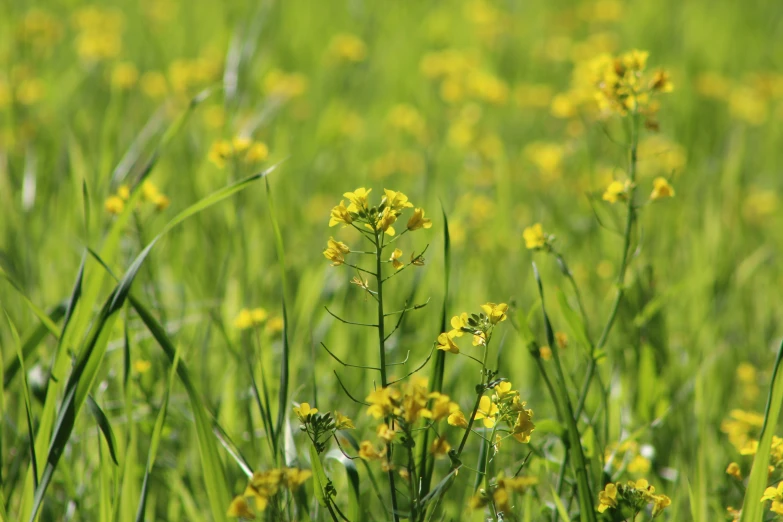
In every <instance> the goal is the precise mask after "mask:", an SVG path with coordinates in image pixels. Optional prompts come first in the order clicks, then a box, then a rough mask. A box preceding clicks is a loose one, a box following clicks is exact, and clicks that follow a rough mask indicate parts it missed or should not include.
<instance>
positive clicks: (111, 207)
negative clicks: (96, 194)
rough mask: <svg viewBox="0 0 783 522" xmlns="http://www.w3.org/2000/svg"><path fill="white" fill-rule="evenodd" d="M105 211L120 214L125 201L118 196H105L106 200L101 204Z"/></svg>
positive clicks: (123, 208)
mask: <svg viewBox="0 0 783 522" xmlns="http://www.w3.org/2000/svg"><path fill="white" fill-rule="evenodd" d="M103 207H104V208H105V209H106V212H108V213H109V214H114V215H115V216H116V215H117V214H121V213H122V211H123V210H125V202H124V201H123V200H122V198H121V197H119V196H109V197H108V198H106V202H105V203H104V204H103Z"/></svg>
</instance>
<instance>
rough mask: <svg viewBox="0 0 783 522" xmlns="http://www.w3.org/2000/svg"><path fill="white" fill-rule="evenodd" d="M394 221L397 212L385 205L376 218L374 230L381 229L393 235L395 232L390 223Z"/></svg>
mask: <svg viewBox="0 0 783 522" xmlns="http://www.w3.org/2000/svg"><path fill="white" fill-rule="evenodd" d="M395 221H397V214H396V213H395V212H394V211H392V209H391V208H389V207H386V208H384V209H383V212H381V215H380V217H379V218H378V223H377V225H376V227H377V228H376V230H381V231H383V232H385V233H386V234H387V235H389V236H393V235H394V234H395V232H394V227H393V226H392V225H393V224H394V222H395Z"/></svg>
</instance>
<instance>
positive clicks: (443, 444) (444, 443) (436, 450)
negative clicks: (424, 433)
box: [430, 437, 451, 457]
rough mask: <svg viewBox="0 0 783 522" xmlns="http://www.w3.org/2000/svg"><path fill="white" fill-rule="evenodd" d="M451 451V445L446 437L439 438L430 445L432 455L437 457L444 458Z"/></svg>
mask: <svg viewBox="0 0 783 522" xmlns="http://www.w3.org/2000/svg"><path fill="white" fill-rule="evenodd" d="M449 450H451V444H449V441H448V440H446V438H445V437H438V438H437V439H435V440H433V441H432V444H431V445H430V453H431V454H432V455H434V456H435V457H443V456H444V455H446V454H448V452H449Z"/></svg>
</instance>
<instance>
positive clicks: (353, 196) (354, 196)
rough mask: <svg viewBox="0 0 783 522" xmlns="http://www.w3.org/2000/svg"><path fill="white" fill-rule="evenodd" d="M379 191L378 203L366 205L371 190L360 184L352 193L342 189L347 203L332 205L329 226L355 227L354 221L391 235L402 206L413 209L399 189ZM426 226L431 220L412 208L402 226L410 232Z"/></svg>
mask: <svg viewBox="0 0 783 522" xmlns="http://www.w3.org/2000/svg"><path fill="white" fill-rule="evenodd" d="M383 191H384V196H383V198H382V199H381V203H380V204H379V205H378V206H370V204H369V201H368V197H369V195H370V192H372V189H366V188H364V187H360V188H358V189H356V190H355V191H353V192H346V193H345V194H343V197H346V198H348V201H349V205H348V206H347V207H346V206H345V202H344V201H340V204H339V205H337V206H336V207H334V208H332V211H331V215H330V219H329V226H330V227H333V226H335V225H339V224H342V225H343V226H347V225H352V226H356V225H355V224H354V222H356V223H359V224H363V225H364V227H365V228H367V229H369V230H371V231H372V232H373V233H374V234H376V235H380V234H386V235H388V236H393V235H395V233H396V232H395V230H394V227H393V226H392V225H393V224H394V223H395V222H396V221H397V218H398V217H399V216H400V215H401V214H402V212H403V210H404V209H406V208H413V203H411V202H409V201H408V196H406V195H405V194H403V193H402V192H397V191H395V190H389V189H384V190H383ZM430 227H432V221H431V220H430V219H428V218H425V217H424V210H422V209H420V208H415V209H414V210H413V215H412V216H411V217H410V219H408V224H407V226H406V229H407V230H409V231H414V230H418V229H420V228H430ZM324 254H325V253H324ZM400 254H401V253H400ZM327 257H329V256H327ZM338 264H339V263H338Z"/></svg>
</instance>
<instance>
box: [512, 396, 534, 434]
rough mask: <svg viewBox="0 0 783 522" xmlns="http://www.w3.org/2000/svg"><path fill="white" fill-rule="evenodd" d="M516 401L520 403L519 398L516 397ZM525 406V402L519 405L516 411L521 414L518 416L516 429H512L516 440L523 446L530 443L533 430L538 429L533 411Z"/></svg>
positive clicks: (515, 424)
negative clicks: (534, 421) (534, 422)
mask: <svg viewBox="0 0 783 522" xmlns="http://www.w3.org/2000/svg"><path fill="white" fill-rule="evenodd" d="M514 400H515V401H518V400H519V398H518V397H516V398H514ZM525 406H526V403H525V402H520V403H518V407H517V408H516V409H517V410H518V411H519V413H518V414H517V420H516V422H515V423H514V427H513V429H512V434H513V435H514V438H515V439H516V440H517V441H518V442H521V443H522V444H527V443H528V442H530V436H531V434H532V433H533V430H535V429H536V425H535V424H533V410H531V409H525Z"/></svg>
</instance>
